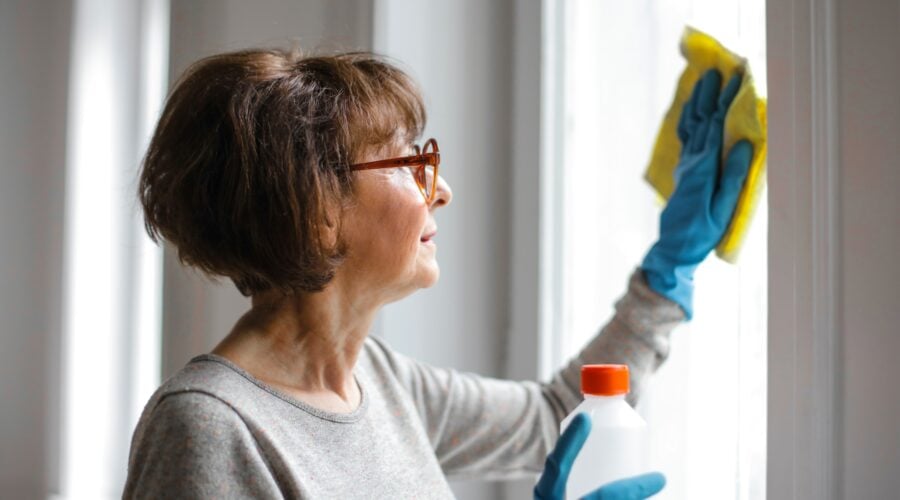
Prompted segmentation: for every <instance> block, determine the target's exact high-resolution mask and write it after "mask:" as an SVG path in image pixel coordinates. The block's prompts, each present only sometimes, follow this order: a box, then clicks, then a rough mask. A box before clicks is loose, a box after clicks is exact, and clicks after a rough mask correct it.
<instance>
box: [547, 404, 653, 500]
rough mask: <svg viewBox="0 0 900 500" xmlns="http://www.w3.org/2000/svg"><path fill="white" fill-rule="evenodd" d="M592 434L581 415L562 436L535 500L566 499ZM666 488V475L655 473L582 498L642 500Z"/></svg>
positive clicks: (613, 485) (596, 491)
mask: <svg viewBox="0 0 900 500" xmlns="http://www.w3.org/2000/svg"><path fill="white" fill-rule="evenodd" d="M590 433H591V420H590V418H588V417H587V415H585V414H584V413H580V414H578V415H577V416H576V417H575V418H574V419H573V420H572V423H571V424H569V426H568V427H566V430H565V432H563V433H562V435H561V436H559V441H557V442H556V446H555V447H554V448H553V451H552V452H551V453H550V454H549V455H548V456H547V461H546V462H545V465H544V472H543V474H541V478H540V479H539V480H538V483H537V485H536V486H535V487H534V498H535V500H562V499H563V498H565V494H566V482H567V481H568V479H569V472H570V471H571V470H572V464H573V463H574V462H575V457H576V456H577V455H578V452H579V451H581V447H582V446H584V442H585V440H587V437H588V434H590ZM609 459H610V460H615V459H616V457H612V456H611V457H609ZM665 485H666V478H665V477H664V476H663V475H662V474H660V473H658V472H651V473H649V474H642V475H640V476H635V477H631V478H626V479H621V480H618V481H613V482H611V483H609V484H606V485H603V486H601V487H600V488H598V489H596V490H594V491H592V492H591V493H589V494H587V495H586V496H584V497H582V498H586V499H587V500H641V499H644V498H649V497H651V496H653V495H655V494H657V493H659V491H660V490H662V489H663V486H665Z"/></svg>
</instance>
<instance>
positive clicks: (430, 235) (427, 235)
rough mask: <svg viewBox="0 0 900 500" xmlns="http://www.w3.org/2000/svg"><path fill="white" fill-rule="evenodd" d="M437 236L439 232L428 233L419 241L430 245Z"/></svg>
mask: <svg viewBox="0 0 900 500" xmlns="http://www.w3.org/2000/svg"><path fill="white" fill-rule="evenodd" d="M436 234H437V231H432V232H430V233H426V234H425V235H424V236H422V238H420V239H419V241H421V242H422V243H428V242H429V241H431V239H432V238H434V236H435V235H436Z"/></svg>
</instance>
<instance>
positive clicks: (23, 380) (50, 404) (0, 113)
mask: <svg viewBox="0 0 900 500" xmlns="http://www.w3.org/2000/svg"><path fill="white" fill-rule="evenodd" d="M70 23H71V7H70V5H69V2H66V1H62V0H60V1H44V2H33V1H28V0H4V1H3V2H0V120H2V126H0V235H3V236H2V237H0V496H2V497H4V498H23V499H27V498H41V497H43V495H44V493H45V491H46V481H47V480H48V477H53V476H55V470H53V469H54V467H55V462H54V461H53V460H52V458H53V455H52V454H51V453H50V452H49V449H50V448H51V446H52V442H54V441H55V438H56V433H57V431H56V427H57V422H56V421H55V420H54V418H53V417H52V415H55V414H56V413H57V411H56V410H57V407H56V404H57V403H56V401H55V400H53V399H52V398H50V397H49V396H48V389H49V388H50V387H51V385H54V384H56V383H57V380H58V379H57V377H58V373H59V372H58V368H57V367H58V365H59V358H58V357H57V356H55V355H54V354H53V353H56V352H58V342H59V340H58V338H59V332H60V322H61V315H60V304H61V287H62V225H63V224H62V221H63V205H64V200H63V186H64V183H65V169H64V167H65V142H66V136H65V124H66V114H65V109H66V93H67V89H68V84H67V74H68V59H69V33H70Z"/></svg>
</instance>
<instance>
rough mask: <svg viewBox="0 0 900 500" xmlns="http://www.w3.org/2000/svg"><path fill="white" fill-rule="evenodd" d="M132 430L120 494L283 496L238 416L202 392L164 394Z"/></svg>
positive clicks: (155, 495)
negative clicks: (126, 476) (125, 471)
mask: <svg viewBox="0 0 900 500" xmlns="http://www.w3.org/2000/svg"><path fill="white" fill-rule="evenodd" d="M151 411H152V413H150V414H149V415H148V416H147V417H146V420H145V421H143V422H141V425H140V426H139V427H138V429H137V430H136V432H135V436H134V441H133V443H132V450H131V457H130V460H129V466H128V478H127V481H126V484H125V490H124V492H123V494H122V498H126V499H133V498H134V499H137V498H223V499H226V498H283V495H282V494H281V492H280V490H279V488H278V486H277V484H276V481H275V479H274V477H273V474H272V471H271V470H270V468H269V467H268V465H267V463H266V461H265V459H264V458H263V457H262V455H261V454H260V453H259V450H258V448H257V445H256V441H255V440H254V438H253V436H252V435H251V433H250V431H249V429H248V428H247V426H246V424H245V423H244V421H243V420H242V419H241V417H240V416H239V415H238V414H237V412H235V411H234V410H233V409H232V408H231V407H230V406H228V405H227V404H226V403H224V402H222V401H221V400H219V399H218V398H216V397H214V396H211V395H208V394H205V393H201V392H194V391H192V392H180V393H174V394H168V395H166V396H164V397H163V398H162V399H161V400H160V401H159V402H158V403H157V404H156V406H155V407H154V408H153V409H152V410H151Z"/></svg>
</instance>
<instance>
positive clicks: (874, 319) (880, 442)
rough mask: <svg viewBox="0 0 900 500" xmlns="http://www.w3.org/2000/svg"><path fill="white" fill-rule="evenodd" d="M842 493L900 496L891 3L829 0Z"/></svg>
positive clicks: (899, 19)
mask: <svg viewBox="0 0 900 500" xmlns="http://www.w3.org/2000/svg"><path fill="white" fill-rule="evenodd" d="M836 4H837V11H836V14H837V35H838V39H837V49H838V52H837V56H838V67H837V71H838V82H837V86H838V94H837V99H838V105H839V107H838V110H839V111H838V112H839V116H840V128H839V133H840V141H839V143H838V150H839V154H840V156H839V158H840V160H839V161H840V177H839V185H840V191H839V193H838V196H839V203H840V207H841V210H840V215H839V216H840V225H841V228H840V233H839V241H840V255H841V259H840V263H839V266H840V271H839V272H840V280H841V283H842V290H841V294H840V301H841V302H840V306H839V311H840V312H839V315H840V316H839V318H840V319H841V322H840V327H841V343H842V349H843V353H842V356H841V359H840V371H841V373H842V375H843V377H842V379H843V384H842V391H841V395H840V401H841V406H842V413H841V414H840V415H838V418H839V419H840V420H839V421H840V422H842V424H841V426H842V429H841V431H842V434H843V439H842V441H841V442H839V443H838V449H839V450H841V453H840V459H839V461H838V465H839V467H840V469H841V471H840V474H841V475H842V477H841V480H842V482H843V496H844V498H848V499H849V498H853V499H880V498H897V496H898V495H900V367H898V363H897V359H898V355H900V306H898V301H897V296H898V286H900V195H898V189H900V2H897V1H893V2H891V1H886V0H838V1H837V2H836Z"/></svg>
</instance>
